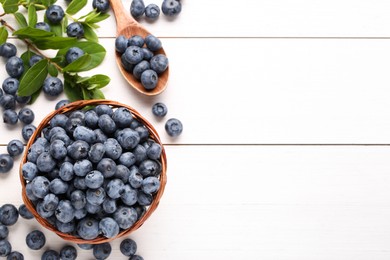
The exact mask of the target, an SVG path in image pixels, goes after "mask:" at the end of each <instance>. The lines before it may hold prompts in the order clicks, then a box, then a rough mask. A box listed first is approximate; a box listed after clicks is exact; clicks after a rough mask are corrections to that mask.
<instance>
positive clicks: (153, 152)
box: [146, 143, 162, 160]
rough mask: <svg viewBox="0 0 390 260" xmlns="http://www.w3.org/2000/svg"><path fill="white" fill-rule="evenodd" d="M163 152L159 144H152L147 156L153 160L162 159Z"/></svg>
mask: <svg viewBox="0 0 390 260" xmlns="http://www.w3.org/2000/svg"><path fill="white" fill-rule="evenodd" d="M161 152H162V147H161V145H159V144H157V143H152V144H151V145H150V147H149V148H148V149H147V150H146V154H147V156H148V158H149V159H152V160H158V159H160V156H161Z"/></svg>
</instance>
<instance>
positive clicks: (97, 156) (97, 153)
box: [88, 143, 106, 163]
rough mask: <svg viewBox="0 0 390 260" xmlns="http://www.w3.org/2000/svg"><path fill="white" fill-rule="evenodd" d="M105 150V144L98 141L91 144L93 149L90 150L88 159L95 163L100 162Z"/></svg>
mask: <svg viewBox="0 0 390 260" xmlns="http://www.w3.org/2000/svg"><path fill="white" fill-rule="evenodd" d="M105 152H106V150H105V147H104V144H102V143H96V144H94V145H92V146H91V149H90V150H89V152H88V159H89V160H90V161H91V162H93V163H99V162H100V161H101V160H102V158H103V156H104V154H105Z"/></svg>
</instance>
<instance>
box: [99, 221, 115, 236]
mask: <svg viewBox="0 0 390 260" xmlns="http://www.w3.org/2000/svg"><path fill="white" fill-rule="evenodd" d="M99 230H100V233H101V234H102V235H103V236H105V237H107V238H113V237H116V236H117V235H118V234H119V226H118V223H116V222H115V220H114V219H112V218H109V217H106V218H103V219H102V220H100V222H99Z"/></svg>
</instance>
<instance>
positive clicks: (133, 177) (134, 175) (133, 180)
mask: <svg viewBox="0 0 390 260" xmlns="http://www.w3.org/2000/svg"><path fill="white" fill-rule="evenodd" d="M143 180H144V178H143V177H142V174H141V173H139V171H138V168H137V167H135V166H134V167H132V168H131V169H130V175H129V184H130V186H131V187H133V188H134V189H138V188H140V187H141V186H142V181H143Z"/></svg>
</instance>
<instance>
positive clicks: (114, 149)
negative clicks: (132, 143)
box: [104, 138, 122, 160]
mask: <svg viewBox="0 0 390 260" xmlns="http://www.w3.org/2000/svg"><path fill="white" fill-rule="evenodd" d="M104 147H105V151H106V153H105V156H107V157H108V158H111V159H113V160H117V159H119V157H120V156H121V155H122V147H121V145H120V144H119V143H118V141H117V140H116V139H114V138H108V139H107V141H106V142H104Z"/></svg>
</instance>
